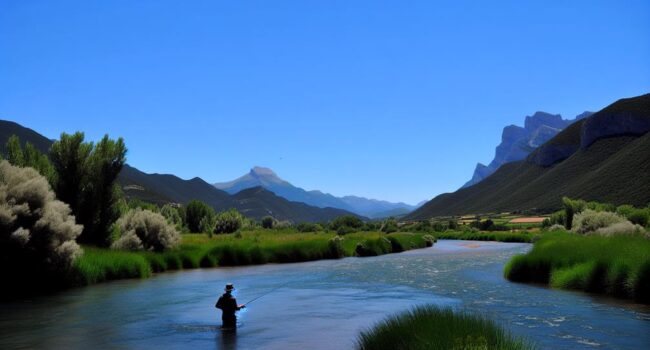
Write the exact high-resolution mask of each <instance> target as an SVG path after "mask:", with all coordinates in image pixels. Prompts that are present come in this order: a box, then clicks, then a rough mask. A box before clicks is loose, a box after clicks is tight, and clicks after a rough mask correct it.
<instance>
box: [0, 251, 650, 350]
mask: <svg viewBox="0 0 650 350" xmlns="http://www.w3.org/2000/svg"><path fill="white" fill-rule="evenodd" d="M529 247H530V246H529V245H527V244H517V243H493V242H483V243H479V242H467V241H439V242H438V243H436V245H435V246H434V247H433V248H429V249H420V250H414V251H409V252H405V253H400V254H390V255H384V256H380V257H373V258H362V259H361V258H347V259H342V260H326V261H317V262H309V263H299V264H282V265H264V266H249V267H236V268H215V269H203V270H192V271H185V272H173V273H164V274H159V275H156V276H154V277H153V278H151V279H147V280H126V281H116V282H111V283H105V284H100V285H95V286H91V287H86V288H80V289H75V290H70V291H67V292H64V293H60V294H57V295H54V296H48V297H41V298H36V299H34V300H30V301H27V302H21V303H12V304H2V310H1V311H0V332H1V333H0V348H2V349H10V348H66V349H70V348H78V349H82V348H84V349H88V348H100V349H101V348H107V349H113V348H161V349H188V348H193V349H346V348H351V347H353V346H354V343H355V339H356V336H357V334H358V333H359V331H361V330H363V329H366V328H368V327H369V326H370V325H372V324H373V323H374V322H377V321H379V320H381V319H382V318H384V317H385V316H387V315H389V314H393V313H397V312H400V311H403V310H407V309H409V308H410V307H412V306H414V305H420V304H427V303H432V304H436V305H440V306H449V307H453V308H458V309H466V310H469V311H472V312H478V313H482V314H484V315H487V316H488V317H490V318H492V319H494V320H497V321H498V322H499V323H500V324H502V325H503V326H504V327H506V328H508V329H509V330H511V331H512V332H513V333H515V334H517V335H522V336H525V337H528V338H530V339H532V340H534V341H535V342H537V343H538V344H539V345H540V347H541V348H544V349H598V348H602V349H643V348H648V345H649V344H650V309H649V308H648V307H645V306H639V305H634V304H629V303H625V302H619V301H614V300H612V299H605V298H596V297H594V296H590V295H587V294H583V293H577V292H566V291H558V290H551V289H548V288H544V287H540V286H532V285H525V284H516V283H511V282H508V281H506V280H505V279H503V277H502V270H503V265H504V263H505V262H506V261H507V260H508V258H509V257H510V256H512V255H514V254H516V253H521V252H525V251H526V250H528V249H529ZM226 282H233V283H234V284H235V286H236V287H237V288H238V291H237V294H236V296H237V298H238V301H239V302H245V301H247V300H250V299H253V298H255V297H257V296H259V295H261V294H263V293H265V292H267V291H269V290H273V289H274V288H276V287H278V286H281V285H284V286H283V287H282V288H280V289H277V290H275V291H274V292H272V293H271V294H269V295H267V296H264V297H263V298H261V299H259V300H257V301H255V302H254V303H252V304H251V305H250V306H249V308H248V309H247V310H245V311H244V312H242V313H241V314H240V322H241V325H240V328H239V330H238V331H237V333H236V334H233V333H223V332H221V331H220V330H219V328H218V326H219V324H220V314H219V313H218V312H217V310H216V309H215V308H214V303H215V301H216V299H217V297H218V295H219V294H221V290H222V288H223V286H224V285H225V283H226Z"/></svg>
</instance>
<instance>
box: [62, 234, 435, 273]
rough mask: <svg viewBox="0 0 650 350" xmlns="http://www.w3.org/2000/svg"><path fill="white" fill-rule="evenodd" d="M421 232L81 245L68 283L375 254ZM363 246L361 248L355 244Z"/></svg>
mask: <svg viewBox="0 0 650 350" xmlns="http://www.w3.org/2000/svg"><path fill="white" fill-rule="evenodd" d="M423 236H424V234H419V233H405V232H396V233H391V234H385V233H382V232H358V233H351V234H348V235H345V236H343V237H339V236H337V235H336V234H334V233H327V232H317V233H300V232H296V231H292V230H251V231H244V232H241V233H239V234H222V235H215V236H213V237H212V238H210V237H208V236H207V235H203V234H184V235H183V241H182V243H181V245H180V246H179V247H178V248H176V249H172V250H168V251H165V252H160V253H157V252H127V251H115V250H108V249H100V248H94V247H85V253H84V255H83V256H82V257H81V258H79V259H78V260H77V261H76V262H75V265H74V268H73V271H72V273H71V278H70V283H69V284H73V285H88V284H93V283H99V282H103V281H108V280H114V279H123V278H146V277H149V276H150V275H151V273H152V272H163V271H167V270H177V269H195V268H199V267H215V266H241V265H251V264H266V263H289V262H303V261H313V260H321V259H338V258H342V257H346V256H373V255H381V254H388V253H397V252H401V251H404V250H409V249H416V248H424V247H426V246H427V243H426V240H425V238H423ZM358 245H361V246H362V247H363V249H362V250H361V251H359V250H358V249H357V246H358Z"/></svg>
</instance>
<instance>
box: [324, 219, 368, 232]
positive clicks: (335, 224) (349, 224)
mask: <svg viewBox="0 0 650 350" xmlns="http://www.w3.org/2000/svg"><path fill="white" fill-rule="evenodd" d="M362 227H363V221H361V219H359V218H358V217H356V216H354V215H343V216H339V217H338V218H336V219H334V220H332V222H330V224H329V229H330V230H334V231H337V232H343V233H349V232H354V231H358V230H360V229H361V228H362Z"/></svg>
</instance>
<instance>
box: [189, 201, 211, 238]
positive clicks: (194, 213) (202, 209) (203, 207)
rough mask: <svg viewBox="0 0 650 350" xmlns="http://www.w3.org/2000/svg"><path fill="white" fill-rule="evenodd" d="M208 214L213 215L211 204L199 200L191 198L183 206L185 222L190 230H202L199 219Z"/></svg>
mask: <svg viewBox="0 0 650 350" xmlns="http://www.w3.org/2000/svg"><path fill="white" fill-rule="evenodd" d="M210 215H214V209H212V207H211V206H209V205H207V204H205V203H203V202H201V201H199V200H192V201H190V202H189V203H188V204H187V206H186V207H185V224H186V225H187V228H188V229H189V230H190V232H196V233H198V232H202V231H201V227H200V226H201V220H203V218H205V217H206V216H210Z"/></svg>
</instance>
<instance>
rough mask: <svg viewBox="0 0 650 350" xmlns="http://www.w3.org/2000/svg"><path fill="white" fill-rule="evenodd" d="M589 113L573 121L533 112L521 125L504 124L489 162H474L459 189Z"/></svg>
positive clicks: (522, 154) (559, 116) (471, 183)
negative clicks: (472, 168) (472, 171)
mask: <svg viewBox="0 0 650 350" xmlns="http://www.w3.org/2000/svg"><path fill="white" fill-rule="evenodd" d="M592 114H593V113H592V112H584V113H582V114H580V115H578V116H577V117H576V118H575V119H573V120H565V119H562V116H561V115H559V114H549V113H546V112H536V113H535V114H533V115H532V116H526V119H525V120H524V127H523V128H522V127H520V126H516V125H509V126H506V127H505V128H503V132H502V134H501V143H500V144H499V145H498V146H497V148H496V150H495V155H494V159H493V160H492V161H491V162H490V164H488V165H484V164H481V163H478V164H476V168H475V169H474V175H473V176H472V179H471V180H469V181H467V182H466V183H465V184H464V185H463V187H461V188H465V187H469V186H472V185H474V184H477V183H479V182H481V181H482V180H483V179H485V178H486V177H488V176H490V175H492V174H493V173H494V172H495V171H496V170H497V169H499V167H500V166H502V165H503V164H506V163H510V162H515V161H518V160H522V159H524V158H526V157H527V156H528V155H529V154H530V152H532V151H533V150H534V149H536V148H537V147H539V146H540V145H542V144H543V143H545V142H546V141H548V140H550V139H551V138H553V137H554V136H555V135H557V134H558V133H559V132H560V131H562V129H564V128H566V127H567V126H569V125H571V124H572V123H574V122H576V121H578V120H581V119H584V118H587V117H589V116H590V115H592Z"/></svg>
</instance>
